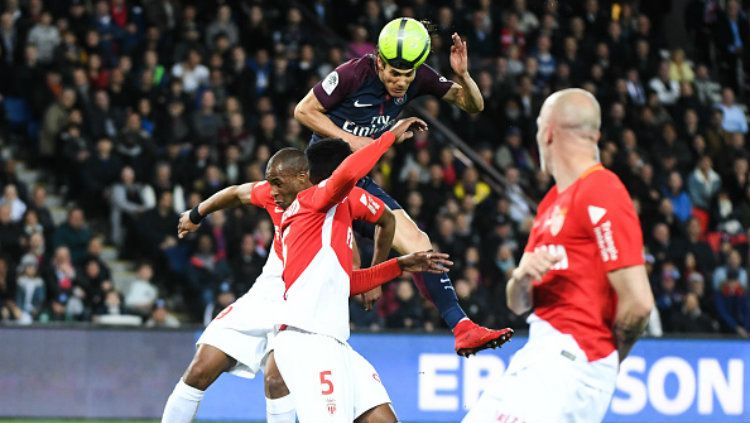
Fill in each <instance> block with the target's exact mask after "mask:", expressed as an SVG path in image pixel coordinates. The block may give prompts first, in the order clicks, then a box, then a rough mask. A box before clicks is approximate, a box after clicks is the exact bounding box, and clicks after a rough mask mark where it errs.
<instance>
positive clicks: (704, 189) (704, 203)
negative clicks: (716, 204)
mask: <svg viewBox="0 0 750 423" xmlns="http://www.w3.org/2000/svg"><path fill="white" fill-rule="evenodd" d="M719 188H721V177H720V176H719V174H718V173H716V171H715V170H714V169H713V162H712V160H711V157H710V156H703V157H701V158H700V159H699V160H698V165H697V166H696V167H695V170H693V172H692V173H690V176H689V177H688V192H689V193H690V200H691V201H692V203H693V205H694V206H695V207H697V208H699V209H701V210H703V211H708V210H710V208H711V203H712V202H713V199H714V196H715V195H716V194H717V193H718V192H719Z"/></svg>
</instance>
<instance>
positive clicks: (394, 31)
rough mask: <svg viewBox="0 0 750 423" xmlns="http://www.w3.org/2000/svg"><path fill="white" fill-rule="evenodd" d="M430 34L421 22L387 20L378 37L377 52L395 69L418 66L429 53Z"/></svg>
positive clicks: (402, 19) (408, 19)
mask: <svg viewBox="0 0 750 423" xmlns="http://www.w3.org/2000/svg"><path fill="white" fill-rule="evenodd" d="M430 45H431V41H430V34H429V33H428V32H427V28H425V26H424V25H422V23H421V22H419V21H417V20H414V19H412V18H398V19H394V20H392V21H390V22H388V23H387V24H386V25H385V26H384V27H383V30H382V31H380V36H379V37H378V54H379V55H380V57H381V58H382V59H383V61H385V62H386V63H388V64H389V65H391V66H393V67H394V68H397V69H412V68H418V67H419V66H420V65H421V64H422V63H424V61H425V60H427V56H429V54H430Z"/></svg>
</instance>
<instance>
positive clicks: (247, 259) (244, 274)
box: [230, 234, 267, 295]
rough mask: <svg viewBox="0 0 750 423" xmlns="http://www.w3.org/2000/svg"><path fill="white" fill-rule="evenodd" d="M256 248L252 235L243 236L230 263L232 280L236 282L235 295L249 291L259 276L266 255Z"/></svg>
mask: <svg viewBox="0 0 750 423" xmlns="http://www.w3.org/2000/svg"><path fill="white" fill-rule="evenodd" d="M261 253H262V250H261V251H260V252H259V250H258V248H256V241H255V238H254V237H253V235H252V234H244V235H243V236H242V241H241V242H240V250H239V252H238V253H237V254H236V255H235V257H234V258H233V259H232V261H231V265H230V266H231V268H232V276H233V280H235V281H236V283H235V285H236V287H237V292H236V294H237V295H242V294H244V293H245V292H247V290H249V289H250V288H251V287H252V285H253V283H254V282H255V279H256V278H257V277H258V275H260V272H261V269H263V265H264V264H265V262H266V257H267V255H263V254H261Z"/></svg>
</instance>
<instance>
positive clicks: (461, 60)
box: [450, 32, 469, 76]
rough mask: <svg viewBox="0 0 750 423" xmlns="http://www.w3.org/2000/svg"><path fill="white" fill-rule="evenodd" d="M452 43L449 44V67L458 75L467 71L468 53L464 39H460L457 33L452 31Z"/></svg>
mask: <svg viewBox="0 0 750 423" xmlns="http://www.w3.org/2000/svg"><path fill="white" fill-rule="evenodd" d="M451 38H452V39H453V45H452V46H451V57H450V60H451V69H453V72H454V73H455V74H456V75H458V76H463V75H466V74H467V73H469V55H468V49H467V47H466V41H464V40H462V39H461V36H459V35H458V33H456V32H454V33H453V35H452V36H451Z"/></svg>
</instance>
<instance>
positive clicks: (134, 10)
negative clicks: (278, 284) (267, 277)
mask: <svg viewBox="0 0 750 423" xmlns="http://www.w3.org/2000/svg"><path fill="white" fill-rule="evenodd" d="M0 10H1V11H2V13H1V14H0V102H1V103H2V106H3V110H4V113H2V114H0V116H1V117H0V144H1V145H2V152H3V154H2V158H1V159H0V162H1V166H0V188H1V189H0V195H1V197H0V251H2V254H1V255H0V315H1V318H2V321H3V322H21V323H29V322H32V321H34V322H50V321H92V320H93V321H98V322H105V323H106V322H107V321H110V320H111V321H116V320H117V319H111V317H112V316H131V317H135V318H136V322H137V323H139V324H140V323H141V322H142V323H143V324H145V325H149V326H177V325H179V324H180V322H182V323H188V322H190V323H198V322H200V323H205V322H207V321H209V320H210V319H211V317H212V316H215V315H216V314H217V313H218V312H219V311H220V310H221V309H222V308H223V307H224V306H226V305H228V304H230V303H231V302H232V301H234V300H235V299H236V298H238V297H239V296H241V295H242V294H243V293H245V292H246V291H247V290H248V289H249V288H250V287H251V286H252V284H253V281H254V280H255V278H256V276H257V275H258V274H259V273H260V271H261V268H262V265H263V263H264V262H265V259H266V257H267V256H268V254H272V251H271V250H270V243H271V240H272V238H273V225H272V224H271V222H270V220H269V219H268V218H267V216H266V215H265V213H264V212H262V211H259V210H257V209H255V208H252V207H242V208H237V209H232V210H227V211H225V212H217V213H214V214H213V215H211V216H210V218H209V219H207V220H206V221H205V222H204V224H203V225H202V226H201V229H200V230H199V231H198V232H197V233H195V234H192V235H191V236H188V237H186V238H185V239H181V240H178V239H177V237H176V224H177V219H178V215H179V213H181V212H183V211H184V210H186V209H189V208H191V207H193V206H195V205H196V204H197V203H198V202H199V201H201V200H202V199H205V198H207V197H208V196H210V195H211V194H213V193H215V192H216V191H218V190H220V189H222V188H223V187H226V186H228V185H232V184H239V183H243V182H247V181H257V180H260V179H263V176H264V170H265V165H266V162H267V161H268V159H269V157H270V156H271V155H272V154H273V153H274V152H275V151H276V150H278V149H279V148H282V147H287V146H292V147H298V148H304V147H305V146H306V144H307V141H308V139H309V132H308V131H307V130H306V129H305V128H302V127H300V125H299V123H297V122H296V121H295V120H294V118H293V116H292V110H293V108H294V105H295V103H296V101H297V100H299V99H300V98H302V97H303V96H304V94H305V93H306V92H307V91H308V90H309V89H310V88H311V87H312V86H313V85H314V84H315V83H316V82H317V81H318V80H320V79H322V78H324V77H325V76H326V75H327V74H328V73H329V72H330V71H331V70H333V69H334V68H335V67H336V66H337V65H339V64H340V63H343V62H344V61H346V60H347V59H350V58H353V57H358V56H361V55H363V54H368V53H371V52H372V51H373V50H374V47H375V42H376V39H377V35H378V33H379V31H380V28H382V26H383V25H384V24H385V23H386V22H388V21H389V20H390V19H393V18H395V17H399V16H410V17H415V18H417V19H429V20H431V21H432V23H433V24H434V26H435V31H436V33H435V34H434V36H433V43H432V47H433V53H432V54H431V56H430V57H429V59H428V61H427V64H428V65H430V66H432V67H434V68H436V69H438V70H439V71H440V72H442V73H443V74H444V75H445V76H446V77H449V78H450V76H451V70H450V64H449V61H448V52H449V45H450V35H451V34H452V33H453V32H458V33H459V34H461V36H463V37H465V39H466V40H467V41H468V48H469V57H470V61H471V67H470V72H471V74H472V76H473V77H474V79H475V80H476V81H477V84H478V86H479V88H480V90H481V92H482V94H483V96H484V99H485V110H484V111H483V112H482V113H479V114H477V115H467V114H465V113H463V112H460V111H459V110H458V109H456V108H454V107H451V106H449V105H447V104H446V103H443V102H441V101H439V99H434V98H424V99H420V101H418V102H416V103H418V104H419V106H420V107H422V109H423V110H424V111H425V112H426V113H427V114H429V115H430V116H432V117H435V118H437V119H438V120H439V121H441V122H442V123H444V124H445V125H447V126H448V127H449V128H450V129H452V130H453V131H455V133H456V134H457V135H458V136H459V137H461V138H462V139H463V140H464V141H465V142H466V143H468V144H469V145H470V146H471V147H472V148H473V149H474V150H475V151H476V152H477V153H478V155H479V157H481V160H483V161H484V162H485V164H486V165H489V166H493V167H495V168H496V169H498V170H499V171H500V172H501V173H502V174H503V175H504V177H505V178H506V180H507V184H506V186H505V189H504V191H503V192H502V193H499V192H495V191H494V190H493V189H491V187H490V185H488V184H487V183H486V182H484V181H483V177H482V174H481V172H480V170H481V169H480V170H478V169H477V168H476V167H475V166H473V165H471V164H467V162H465V161H460V160H457V157H456V155H455V154H454V149H453V147H452V146H451V145H450V144H449V143H448V141H447V138H446V137H445V135H444V134H442V133H440V132H437V131H432V132H430V133H429V134H427V135H426V136H422V137H420V138H418V139H416V140H414V141H413V142H410V143H407V144H405V145H403V146H399V148H397V149H396V150H392V151H390V152H389V153H388V154H387V155H386V157H385V158H384V159H383V160H382V161H381V162H380V163H379V164H378V166H377V167H376V169H375V170H374V171H373V175H374V177H375V179H376V180H377V181H378V182H379V183H380V184H381V185H382V186H384V187H385V189H386V190H387V191H388V192H390V193H392V194H393V195H394V196H395V198H396V199H398V200H399V202H400V203H401V204H402V205H403V206H404V208H405V209H406V210H407V211H408V213H409V215H411V216H412V217H413V218H414V219H415V221H416V222H417V223H418V224H419V226H420V227H421V228H423V229H424V230H425V231H426V232H428V233H429V235H430V238H431V239H432V240H434V243H435V244H436V245H435V246H436V248H437V249H439V250H442V251H445V252H448V253H450V254H451V255H452V258H453V260H455V262H456V265H455V267H454V268H453V270H452V272H451V276H452V278H453V281H454V285H455V289H456V293H457V294H458V297H459V299H460V302H461V304H462V305H463V307H464V309H465V310H466V311H467V313H468V314H469V316H470V317H471V318H472V319H474V320H475V321H476V322H477V323H480V324H484V325H488V326H494V327H502V326H506V325H512V326H514V327H522V326H523V320H522V319H519V318H516V317H514V316H513V315H512V313H510V312H509V311H508V309H507V308H506V306H505V281H506V280H507V277H508V275H509V273H510V272H511V270H512V269H513V268H514V266H516V264H517V262H518V259H519V257H520V255H521V254H522V251H523V246H524V244H525V240H526V236H527V234H528V231H529V228H530V224H531V217H532V216H533V206H531V205H530V204H529V203H528V202H527V201H526V200H525V197H526V196H527V197H529V198H531V199H532V200H533V201H539V200H540V199H541V198H542V196H543V195H544V193H545V192H546V191H547V190H548V188H549V187H550V184H551V181H550V178H549V177H548V176H547V175H545V174H543V173H541V172H540V171H539V166H538V159H537V154H536V145H535V131H536V128H535V119H536V116H537V115H538V112H539V108H540V106H541V104H542V102H543V100H544V98H545V97H546V96H547V95H548V94H549V93H551V92H552V91H555V90H559V89H562V88H567V87H572V86H579V87H583V88H585V89H587V90H589V91H591V92H592V93H594V94H595V95H596V97H597V98H598V99H599V101H600V103H601V106H602V115H603V125H602V139H601V143H600V147H601V160H602V162H603V163H604V164H605V166H607V167H608V168H610V169H612V170H613V171H615V172H616V173H617V174H618V175H619V176H620V178H622V180H623V181H624V182H625V184H626V185H627V187H628V189H629V190H630V192H631V195H632V196H633V202H634V204H635V206H636V208H637V210H638V212H639V215H640V218H641V223H642V226H643V234H644V240H645V243H646V251H645V256H646V262H647V268H648V271H649V274H650V280H651V284H652V288H653V290H654V294H655V297H656V302H657V306H658V313H655V314H654V316H652V320H651V324H650V328H649V331H650V333H651V334H653V335H657V336H658V335H659V334H661V333H673V332H718V331H723V332H727V333H732V334H737V335H739V336H742V337H747V332H748V330H750V313H749V312H748V301H749V300H748V298H749V297H748V272H747V265H748V234H749V233H750V183H748V176H749V172H750V166H749V155H748V148H747V145H746V142H747V141H746V140H747V132H748V125H747V120H746V117H745V112H746V110H745V106H744V105H743V104H741V102H742V100H743V99H746V98H747V97H746V96H745V91H746V77H745V74H744V72H745V70H746V69H747V67H746V66H745V64H746V63H747V61H748V58H750V54H748V52H750V44H749V43H750V26H749V25H748V18H747V12H748V9H747V8H746V7H745V6H744V5H743V4H741V3H740V2H737V1H734V0H729V1H713V0H702V1H701V0H691V1H689V2H688V5H687V8H686V9H685V11H684V13H683V14H682V15H681V16H679V19H678V20H677V21H678V22H682V24H683V25H684V29H683V28H680V29H679V30H680V32H682V33H685V32H686V34H687V35H686V36H687V39H686V42H685V43H684V46H683V47H684V48H679V47H677V46H675V45H670V43H669V42H668V37H667V35H668V33H667V31H668V30H669V28H668V27H667V25H665V20H667V18H668V15H669V13H672V11H671V2H669V1H659V2H656V1H650V2H647V1H644V2H639V1H621V2H616V1H595V0H586V1H566V2H556V1H533V0H527V1H524V0H514V1H507V2H498V1H491V0H476V1H472V0H452V1H450V0H444V1H432V0H430V1H427V0H411V1H396V0H381V1H375V0H368V1H364V0H362V1H360V0H341V1H332V0H330V1H329V0H316V1H312V0H311V1H309V2H299V3H295V2H290V1H252V0H242V1H232V2H209V1H177V0H141V1H131V0H110V1H104V0H101V1H93V0H56V1H42V0H26V1H24V0H2V2H0ZM19 163H23V167H24V168H33V169H36V170H38V171H39V173H40V178H39V179H38V180H37V181H36V182H35V183H33V184H26V183H24V182H23V180H22V179H23V178H21V175H20V172H19V170H18V169H19V168H20V167H21V166H20V165H19ZM602 189H604V190H606V189H607V188H606V187H602ZM52 198H59V199H61V202H62V205H63V207H64V211H63V212H62V213H64V214H65V218H64V219H58V220H62V221H61V222H59V224H55V222H54V219H53V214H54V213H53V211H51V208H53V207H52V206H50V203H51V202H50V199H52ZM58 214H59V213H58ZM360 242H362V243H363V244H364V245H365V248H364V251H366V250H367V248H366V244H367V242H366V241H364V240H360ZM110 246H114V247H115V248H116V252H117V256H118V257H117V259H118V260H120V261H121V260H126V263H130V264H132V266H133V269H132V270H133V273H132V274H133V275H135V276H133V277H132V278H131V280H127V281H124V283H117V282H118V281H116V280H115V279H116V278H115V277H114V275H113V272H112V271H111V270H110V260H105V258H104V257H103V253H102V252H103V251H105V250H106V249H107V248H108V247H110ZM351 311H352V313H351V317H352V326H353V327H355V328H360V329H370V330H381V329H417V330H433V329H439V328H441V327H442V322H441V321H440V319H439V316H438V315H437V313H436V312H435V310H434V307H432V306H431V305H430V304H429V303H428V302H426V301H425V300H423V299H422V298H421V297H420V296H419V294H418V292H417V291H416V289H415V287H414V285H413V284H412V282H411V280H410V279H409V278H408V277H404V278H401V279H398V280H397V281H395V282H393V283H391V284H389V285H388V286H387V287H386V288H385V290H384V294H383V298H382V299H381V300H380V302H379V303H378V305H377V307H376V311H374V312H365V311H363V310H362V307H361V302H360V300H359V299H353V300H352V306H351ZM108 319H109V320H108Z"/></svg>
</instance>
